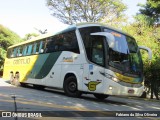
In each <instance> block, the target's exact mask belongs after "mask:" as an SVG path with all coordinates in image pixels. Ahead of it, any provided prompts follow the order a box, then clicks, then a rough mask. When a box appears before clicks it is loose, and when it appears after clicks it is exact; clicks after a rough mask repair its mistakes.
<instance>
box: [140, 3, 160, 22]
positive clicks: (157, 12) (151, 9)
mask: <svg viewBox="0 0 160 120" xmlns="http://www.w3.org/2000/svg"><path fill="white" fill-rule="evenodd" d="M139 6H141V9H140V10H139V11H140V13H141V14H143V15H146V16H148V19H150V21H152V23H153V22H156V21H158V19H159V18H160V1H159V0H147V2H146V4H139Z"/></svg>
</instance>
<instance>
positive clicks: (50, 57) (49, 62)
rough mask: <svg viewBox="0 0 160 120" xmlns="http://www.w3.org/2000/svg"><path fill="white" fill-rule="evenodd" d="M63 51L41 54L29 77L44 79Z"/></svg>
mask: <svg viewBox="0 0 160 120" xmlns="http://www.w3.org/2000/svg"><path fill="white" fill-rule="evenodd" d="M61 53H62V52H61V51H60V52H54V53H48V54H41V55H39V57H38V59H37V61H36V63H35V65H34V67H33V69H32V72H31V74H30V75H29V76H28V78H36V79H42V78H44V77H46V76H47V75H48V73H49V72H50V70H51V69H52V67H53V66H54V64H55V62H56V61H57V59H58V57H59V56H60V54H61Z"/></svg>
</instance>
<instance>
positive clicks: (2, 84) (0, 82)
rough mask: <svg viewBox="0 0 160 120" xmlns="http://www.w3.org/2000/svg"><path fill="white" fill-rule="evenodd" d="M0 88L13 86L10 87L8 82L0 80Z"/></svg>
mask: <svg viewBox="0 0 160 120" xmlns="http://www.w3.org/2000/svg"><path fill="white" fill-rule="evenodd" d="M0 86H13V85H11V84H10V83H9V81H8V80H4V79H2V78H0Z"/></svg>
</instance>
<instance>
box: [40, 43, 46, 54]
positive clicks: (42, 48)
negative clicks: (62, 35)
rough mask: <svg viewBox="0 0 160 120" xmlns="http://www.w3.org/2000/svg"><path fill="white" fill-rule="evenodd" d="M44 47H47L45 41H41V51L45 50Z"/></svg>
mask: <svg viewBox="0 0 160 120" xmlns="http://www.w3.org/2000/svg"><path fill="white" fill-rule="evenodd" d="M44 47H45V41H41V42H40V46H39V53H43V52H44Z"/></svg>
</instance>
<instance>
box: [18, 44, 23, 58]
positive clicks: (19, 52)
mask: <svg viewBox="0 0 160 120" xmlns="http://www.w3.org/2000/svg"><path fill="white" fill-rule="evenodd" d="M17 54H18V55H17V56H22V46H20V47H19V48H18V53H17Z"/></svg>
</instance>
